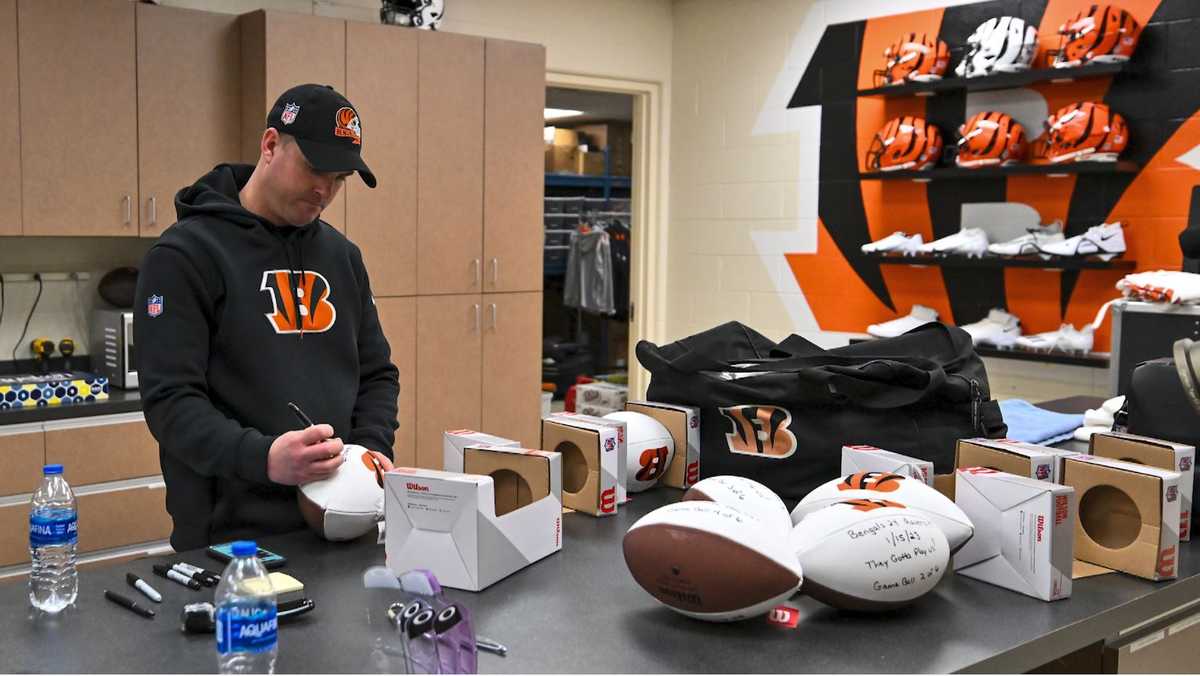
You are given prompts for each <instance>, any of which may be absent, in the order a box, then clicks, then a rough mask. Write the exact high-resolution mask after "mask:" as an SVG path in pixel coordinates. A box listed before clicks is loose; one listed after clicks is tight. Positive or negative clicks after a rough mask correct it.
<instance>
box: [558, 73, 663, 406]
mask: <svg viewBox="0 0 1200 676" xmlns="http://www.w3.org/2000/svg"><path fill="white" fill-rule="evenodd" d="M546 86H547V87H568V88H571V89H586V90H592V91H602V92H614V93H618V94H629V95H631V96H633V166H632V172H631V173H632V176H631V177H630V198H631V202H630V212H631V216H632V220H633V225H634V226H635V227H634V228H633V233H632V237H631V242H630V244H631V247H630V248H631V253H632V260H631V261H630V270H629V302H630V304H631V305H632V308H631V312H630V313H629V348H628V353H627V355H626V362H627V364H628V365H629V395H630V398H631V399H633V398H642V397H644V396H645V392H646V385H647V384H648V383H649V373H647V372H646V370H645V369H643V368H642V367H641V366H640V365H638V361H637V357H636V356H635V355H634V347H635V346H636V344H637V341H638V340H649V341H651V342H655V343H662V342H663V333H664V331H665V330H666V323H667V313H666V302H667V300H666V299H667V289H666V287H667V279H668V276H667V255H666V237H667V227H666V224H667V222H668V221H667V189H668V185H667V180H668V179H667V158H666V152H665V148H666V143H667V140H668V139H667V138H666V136H667V128H666V124H665V115H664V106H665V98H664V95H663V85H662V84H661V83H658V82H644V81H641V80H624V79H619V78H610V77H600V76H595V75H583V74H579V73H569V72H563V71H554V70H548V71H546Z"/></svg>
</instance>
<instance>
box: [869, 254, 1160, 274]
mask: <svg viewBox="0 0 1200 676" xmlns="http://www.w3.org/2000/svg"><path fill="white" fill-rule="evenodd" d="M863 255H864V256H866V257H867V258H869V259H871V260H874V261H877V262H878V263H879V264H880V265H911V266H913V267H921V268H923V267H942V268H975V269H996V268H1034V269H1039V270H1115V271H1122V272H1124V271H1130V272H1132V271H1133V270H1134V269H1136V268H1137V261H1135V260H1131V259H1125V258H1114V259H1113V260H1109V261H1105V260H1101V259H1100V258H1098V257H1095V256H1080V257H1078V258H1064V257H1059V256H1055V257H1051V258H1048V259H1043V258H1041V257H1040V256H982V257H971V256H965V255H953V254H950V255H941V256H932V255H927V254H917V255H913V256H905V255H904V254H891V253H867V254H863Z"/></svg>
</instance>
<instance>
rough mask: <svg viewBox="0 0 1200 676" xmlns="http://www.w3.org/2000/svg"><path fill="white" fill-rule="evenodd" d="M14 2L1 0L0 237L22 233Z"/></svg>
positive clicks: (15, 9)
mask: <svg viewBox="0 0 1200 676" xmlns="http://www.w3.org/2000/svg"><path fill="white" fill-rule="evenodd" d="M20 120H21V107H20V99H19V98H18V86H17V0H0V236H4V235H19V234H21V124H20Z"/></svg>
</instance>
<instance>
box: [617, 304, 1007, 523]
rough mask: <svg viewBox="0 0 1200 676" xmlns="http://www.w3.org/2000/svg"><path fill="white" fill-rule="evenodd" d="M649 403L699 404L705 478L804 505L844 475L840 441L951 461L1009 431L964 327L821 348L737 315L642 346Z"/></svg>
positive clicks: (943, 466) (932, 327)
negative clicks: (728, 480)
mask: <svg viewBox="0 0 1200 676" xmlns="http://www.w3.org/2000/svg"><path fill="white" fill-rule="evenodd" d="M637 357H638V361H640V362H641V363H642V366H644V367H646V368H647V369H648V370H649V371H650V375H651V380H650V387H649V390H648V392H647V397H648V398H649V399H650V400H651V401H659V402H664V403H674V404H685V405H689V406H698V407H700V441H701V445H700V449H701V450H700V476H701V477H702V478H703V477H709V476H718V475H722V474H734V475H737V476H744V477H748V478H750V479H754V480H756V481H759V482H761V483H763V484H766V485H767V486H768V487H770V488H771V489H772V490H774V491H775V492H777V493H778V494H779V495H780V496H781V497H783V498H785V499H789V500H798V499H800V498H802V497H804V495H805V494H807V493H808V492H809V491H810V490H812V489H813V488H815V487H816V486H818V485H819V484H821V483H823V482H825V481H828V480H830V479H832V478H835V477H836V476H837V475H838V473H839V472H840V471H841V449H842V446H843V445H853V444H870V445H872V446H878V447H880V448H884V449H887V450H890V451H895V452H897V453H903V454H905V455H911V456H914V457H918V458H922V459H925V460H931V461H933V463H934V469H935V471H936V472H938V473H949V472H950V471H951V470H952V469H953V466H954V446H955V441H956V440H958V439H961V438H967V437H978V436H984V437H992V438H999V437H1003V436H1004V434H1005V432H1006V431H1007V428H1006V427H1005V425H1004V421H1003V419H1002V417H1001V414H1000V406H999V404H998V403H996V402H994V401H991V399H990V395H989V390H988V382H987V373H986V371H985V370H984V366H983V361H982V360H981V359H980V358H979V356H978V355H976V354H975V350H974V347H973V346H972V344H971V338H970V336H969V335H967V333H966V332H965V331H963V330H961V329H958V328H950V327H947V326H945V325H943V324H936V323H932V324H926V325H924V326H921V327H918V328H916V329H914V330H912V331H910V332H908V333H906V334H904V335H902V336H899V337H897V338H889V339H885V340H873V341H869V342H862V343H856V344H852V345H848V346H846V347H841V348H837V349H833V350H825V349H822V348H820V347H818V346H817V345H815V344H813V343H811V342H809V341H807V340H805V339H803V338H801V337H799V336H795V335H793V336H791V337H789V338H787V339H786V340H784V341H783V342H781V343H778V344H776V343H774V342H772V341H771V340H770V339H768V338H766V337H764V336H762V335H761V334H759V333H757V332H755V331H754V330H752V329H750V328H748V327H746V326H743V325H742V324H739V323H737V322H730V323H727V324H722V325H721V326H718V327H716V328H713V329H710V330H708V331H705V332H703V333H699V334H696V335H694V336H691V337H689V338H684V339H682V340H680V341H677V342H674V343H671V344H669V345H663V346H661V347H659V346H657V345H654V344H652V343H649V342H647V341H641V342H639V343H638V345H637Z"/></svg>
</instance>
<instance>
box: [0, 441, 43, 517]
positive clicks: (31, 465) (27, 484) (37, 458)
mask: <svg viewBox="0 0 1200 676" xmlns="http://www.w3.org/2000/svg"><path fill="white" fill-rule="evenodd" d="M44 464H46V443H45V435H44V434H43V433H42V426H41V425H39V424H29V425H5V426H4V427H0V467H3V468H4V471H3V472H0V496H4V495H17V494H21V493H32V492H33V491H34V490H36V489H37V487H38V483H39V482H40V481H41V480H42V465H44ZM26 533H28V530H26Z"/></svg>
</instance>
